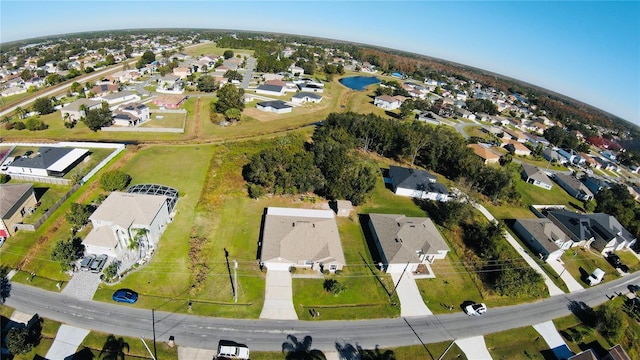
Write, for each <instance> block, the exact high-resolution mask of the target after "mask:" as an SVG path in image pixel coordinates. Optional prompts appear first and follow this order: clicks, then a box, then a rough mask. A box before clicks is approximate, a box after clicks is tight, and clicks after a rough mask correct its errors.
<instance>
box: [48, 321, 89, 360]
mask: <svg viewBox="0 0 640 360" xmlns="http://www.w3.org/2000/svg"><path fill="white" fill-rule="evenodd" d="M88 334H89V330H85V329H81V328H77V327H73V326H69V325H65V324H62V325H60V328H59V329H58V333H57V334H56V338H55V339H54V340H53V344H51V347H50V348H49V351H47V355H46V356H45V357H46V358H47V359H49V360H64V359H66V358H67V357H70V356H71V355H73V354H75V352H76V350H78V346H80V344H81V343H82V340H84V338H85V337H86V336H87V335H88Z"/></svg>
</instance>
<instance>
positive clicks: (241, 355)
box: [216, 340, 249, 360]
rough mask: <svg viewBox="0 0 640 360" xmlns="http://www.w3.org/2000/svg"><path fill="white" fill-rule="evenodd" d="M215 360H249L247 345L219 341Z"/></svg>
mask: <svg viewBox="0 0 640 360" xmlns="http://www.w3.org/2000/svg"><path fill="white" fill-rule="evenodd" d="M216 359H218V360H223V359H224V360H226V359H232V360H235V359H240V360H249V348H248V347H247V345H244V344H238V343H237V342H235V341H229V340H220V342H218V356H217V357H216Z"/></svg>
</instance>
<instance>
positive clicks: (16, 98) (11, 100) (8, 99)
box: [0, 92, 34, 110]
mask: <svg viewBox="0 0 640 360" xmlns="http://www.w3.org/2000/svg"><path fill="white" fill-rule="evenodd" d="M33 95H34V93H30V92H25V93H22V94H16V95H11V96H3V97H2V102H0V104H2V106H0V110H4V109H6V108H9V107H11V106H12V105H15V104H17V103H19V102H20V101H22V100H24V99H26V98H28V97H29V96H33Z"/></svg>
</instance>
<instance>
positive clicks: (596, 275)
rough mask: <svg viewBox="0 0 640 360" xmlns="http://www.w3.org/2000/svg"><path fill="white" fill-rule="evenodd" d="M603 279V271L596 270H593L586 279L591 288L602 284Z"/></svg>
mask: <svg viewBox="0 0 640 360" xmlns="http://www.w3.org/2000/svg"><path fill="white" fill-rule="evenodd" d="M603 278H604V270H602V269H600V268H597V269H595V270H593V272H592V273H591V275H589V277H588V278H587V282H588V283H589V285H591V286H593V285H598V284H600V283H601V282H602V279H603Z"/></svg>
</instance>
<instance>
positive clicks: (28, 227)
mask: <svg viewBox="0 0 640 360" xmlns="http://www.w3.org/2000/svg"><path fill="white" fill-rule="evenodd" d="M79 188H80V184H76V185H74V186H72V187H71V189H69V191H67V192H66V193H65V194H64V195H63V196H62V197H61V198H60V199H58V201H56V203H55V204H53V205H52V206H51V207H50V208H49V209H47V211H45V212H44V214H42V216H41V217H40V218H39V219H38V220H36V221H35V222H34V223H33V224H16V229H18V230H26V231H36V230H38V228H39V227H40V226H41V225H42V224H44V222H45V221H47V219H49V217H50V216H51V215H52V214H53V213H54V212H55V211H56V210H58V208H59V207H60V206H61V205H62V204H63V203H64V202H65V201H66V200H67V199H68V198H69V197H70V196H71V195H73V193H75V192H76V191H77V190H78V189H79Z"/></svg>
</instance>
